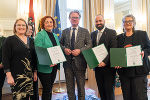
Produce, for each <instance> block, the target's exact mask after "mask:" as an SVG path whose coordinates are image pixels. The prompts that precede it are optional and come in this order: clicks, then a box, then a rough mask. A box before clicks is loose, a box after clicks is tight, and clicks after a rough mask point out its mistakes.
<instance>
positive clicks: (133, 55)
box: [110, 45, 143, 67]
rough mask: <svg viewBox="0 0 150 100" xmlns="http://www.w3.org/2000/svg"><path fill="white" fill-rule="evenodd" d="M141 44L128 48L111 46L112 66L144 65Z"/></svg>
mask: <svg viewBox="0 0 150 100" xmlns="http://www.w3.org/2000/svg"><path fill="white" fill-rule="evenodd" d="M140 53H141V46H140V45H138V46H132V47H128V48H110V63H111V67H115V66H120V67H133V66H141V65H143V61H142V57H141V54H140Z"/></svg>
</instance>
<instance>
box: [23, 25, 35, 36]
mask: <svg viewBox="0 0 150 100" xmlns="http://www.w3.org/2000/svg"><path fill="white" fill-rule="evenodd" d="M33 31H34V27H33V26H32V25H31V24H28V31H27V32H26V34H25V35H26V36H28V37H30V38H33Z"/></svg>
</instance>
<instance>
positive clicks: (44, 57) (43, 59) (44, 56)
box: [35, 47, 52, 65]
mask: <svg viewBox="0 0 150 100" xmlns="http://www.w3.org/2000/svg"><path fill="white" fill-rule="evenodd" d="M35 50H36V54H37V57H38V62H39V64H41V65H51V64H52V61H51V59H50V56H49V53H48V51H47V48H42V47H35Z"/></svg>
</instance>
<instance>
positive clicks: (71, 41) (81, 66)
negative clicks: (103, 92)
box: [60, 10, 92, 100]
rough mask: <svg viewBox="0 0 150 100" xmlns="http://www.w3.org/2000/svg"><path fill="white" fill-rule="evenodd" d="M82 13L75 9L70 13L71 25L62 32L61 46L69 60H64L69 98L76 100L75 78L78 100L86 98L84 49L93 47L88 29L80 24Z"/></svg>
mask: <svg viewBox="0 0 150 100" xmlns="http://www.w3.org/2000/svg"><path fill="white" fill-rule="evenodd" d="M80 18H81V15H80V13H79V11H77V10H74V11H71V12H70V14H69V20H70V23H71V25H72V26H71V27H69V28H66V29H65V30H63V32H62V37H61V40H60V44H61V47H62V48H63V51H64V53H65V56H66V59H67V61H66V62H64V64H63V67H64V72H65V78H66V86H67V93H68V97H69V100H76V96H75V79H76V82H77V88H78V100H85V88H84V86H85V72H86V67H87V63H86V61H85V59H84V57H83V55H82V53H81V52H82V51H83V50H86V49H89V48H91V47H92V41H91V38H90V34H89V32H88V30H87V29H85V28H81V27H80V26H78V24H79V21H80Z"/></svg>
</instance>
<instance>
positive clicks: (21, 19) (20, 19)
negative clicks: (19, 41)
mask: <svg viewBox="0 0 150 100" xmlns="http://www.w3.org/2000/svg"><path fill="white" fill-rule="evenodd" d="M18 21H23V22H24V23H25V24H26V32H27V30H28V25H27V23H26V21H25V20H24V19H23V18H19V19H17V20H16V21H15V24H14V28H13V32H14V34H16V32H17V31H16V24H17V22H18Z"/></svg>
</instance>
